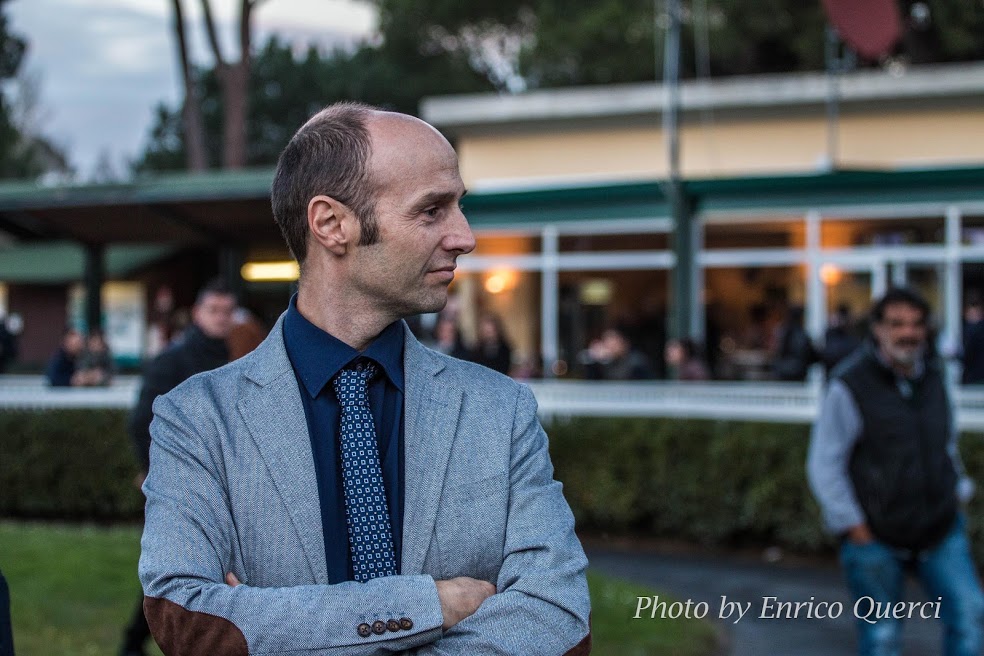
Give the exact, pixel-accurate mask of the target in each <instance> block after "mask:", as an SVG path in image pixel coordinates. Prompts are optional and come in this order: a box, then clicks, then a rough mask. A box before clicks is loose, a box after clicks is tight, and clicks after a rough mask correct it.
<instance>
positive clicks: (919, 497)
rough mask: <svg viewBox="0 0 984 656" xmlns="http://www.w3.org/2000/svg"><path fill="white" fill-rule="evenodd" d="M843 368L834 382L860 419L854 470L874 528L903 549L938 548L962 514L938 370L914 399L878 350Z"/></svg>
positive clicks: (918, 386)
mask: <svg viewBox="0 0 984 656" xmlns="http://www.w3.org/2000/svg"><path fill="white" fill-rule="evenodd" d="M842 364H843V366H841V367H838V368H837V370H836V371H835V372H834V378H839V379H840V380H842V381H843V382H844V384H845V385H846V386H847V388H848V389H849V390H850V392H851V394H852V396H853V397H854V401H855V403H856V404H857V407H858V410H859V411H860V413H861V422H862V429H861V437H860V438H859V439H858V442H857V444H856V445H855V447H854V452H853V453H852V455H851V460H850V465H849V470H850V476H851V482H852V483H853V484H854V491H855V493H856V495H857V498H858V502H859V503H860V504H861V508H862V509H863V510H864V514H865V516H866V517H867V519H868V525H869V526H870V527H871V530H872V532H873V533H874V534H875V536H876V537H877V538H878V539H879V540H881V541H883V542H886V543H887V544H890V545H893V546H896V547H904V548H908V549H916V550H918V549H925V548H926V547H929V546H932V545H934V544H935V543H936V542H938V541H939V540H940V539H942V538H943V536H944V535H946V533H947V531H948V530H949V528H950V526H951V525H952V524H953V521H954V518H955V516H956V512H957V496H956V484H957V473H956V471H955V469H954V466H953V460H952V459H951V458H950V455H949V454H948V452H947V443H948V437H949V434H950V430H951V427H950V422H951V416H950V412H951V411H950V405H949V402H948V400H947V395H946V388H945V386H944V383H943V376H942V372H941V371H940V367H939V365H938V364H937V363H936V362H935V361H933V362H927V363H926V367H925V371H924V373H923V376H922V377H921V378H919V379H918V380H914V381H909V383H910V385H911V390H912V393H911V395H909V396H908V398H907V397H906V396H905V395H903V394H902V392H901V391H900V390H899V386H898V384H897V382H896V376H895V374H894V373H893V372H892V371H891V370H890V369H889V368H888V367H886V366H885V365H883V364H882V363H881V362H880V361H879V360H878V358H877V356H876V354H875V348H874V346H873V345H871V344H867V345H866V346H865V347H864V348H860V349H858V350H857V351H855V352H854V354H852V355H851V357H850V358H849V359H848V360H847V361H845V362H844V363H842Z"/></svg>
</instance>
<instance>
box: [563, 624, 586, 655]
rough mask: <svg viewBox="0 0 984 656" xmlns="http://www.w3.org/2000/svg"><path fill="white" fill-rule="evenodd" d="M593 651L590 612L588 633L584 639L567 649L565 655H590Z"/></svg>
mask: <svg viewBox="0 0 984 656" xmlns="http://www.w3.org/2000/svg"><path fill="white" fill-rule="evenodd" d="M590 653H591V615H590V614H588V635H586V636H584V640H582V641H581V642H579V643H577V644H576V645H574V646H573V647H571V648H570V649H568V650H567V653H565V654H564V656H588V654H590Z"/></svg>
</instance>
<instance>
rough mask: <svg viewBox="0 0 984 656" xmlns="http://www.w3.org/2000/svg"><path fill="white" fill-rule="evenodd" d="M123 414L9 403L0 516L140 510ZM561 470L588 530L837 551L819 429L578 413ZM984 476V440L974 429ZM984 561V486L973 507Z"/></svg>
mask: <svg viewBox="0 0 984 656" xmlns="http://www.w3.org/2000/svg"><path fill="white" fill-rule="evenodd" d="M125 424H126V412H125V411H121V410H55V411H46V412H30V411H23V412H21V411H17V412H11V411H0V516H5V517H22V518H52V519H55V518H57V519H69V520H79V519H86V520H92V519H94V520H118V519H133V518H137V517H139V516H140V511H141V508H142V505H143V497H142V496H141V495H140V493H139V492H138V491H137V489H136V488H135V487H134V486H133V478H134V476H135V474H136V472H137V465H136V462H135V460H134V458H133V454H132V451H131V447H130V444H129V439H128V438H127V435H126V427H125ZM547 432H548V433H549V434H550V445H551V447H550V448H551V455H552V457H553V461H554V465H555V467H556V476H557V478H558V479H559V480H561V481H563V482H564V492H565V494H566V496H567V499H568V501H569V502H570V504H571V507H572V508H573V510H574V514H575V516H576V517H577V520H578V527H579V529H580V530H582V531H587V532H594V533H608V534H613V535H628V536H643V537H658V538H671V539H677V540H685V541H690V542H696V543H700V544H705V545H717V546H771V545H776V546H781V547H784V548H786V549H788V550H791V551H796V552H816V551H819V550H822V549H825V548H827V547H829V545H830V544H831V542H830V539H829V537H828V536H826V535H825V534H824V533H823V530H822V528H821V524H820V513H819V510H818V508H817V506H816V503H815V502H814V501H813V498H812V496H811V495H810V492H809V489H808V488H807V485H806V480H805V476H804V463H805V460H806V449H807V444H808V441H809V427H808V426H805V425H788V424H773V423H753V422H737V421H697V420H681V419H638V418H572V419H568V420H555V421H553V422H550V424H549V425H548V426H547ZM961 453H962V455H963V458H964V463H965V464H966V466H967V470H968V471H969V472H970V475H971V476H972V477H974V478H977V479H980V480H981V481H982V482H984V440H981V436H980V435H966V436H964V439H963V440H962V442H961ZM968 515H969V518H970V526H971V532H972V536H973V537H974V546H975V549H977V555H978V559H979V560H980V562H984V489H982V492H981V493H980V494H978V495H977V497H976V498H975V500H974V501H973V502H972V503H971V505H970V508H969V510H968Z"/></svg>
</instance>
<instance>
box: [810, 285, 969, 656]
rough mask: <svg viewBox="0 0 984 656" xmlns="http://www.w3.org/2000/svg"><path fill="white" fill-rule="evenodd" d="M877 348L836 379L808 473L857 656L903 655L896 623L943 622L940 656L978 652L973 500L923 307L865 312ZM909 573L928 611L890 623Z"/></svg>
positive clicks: (879, 306) (900, 305)
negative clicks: (843, 582)
mask: <svg viewBox="0 0 984 656" xmlns="http://www.w3.org/2000/svg"><path fill="white" fill-rule="evenodd" d="M871 319H872V333H873V338H874V339H873V341H871V342H869V343H868V344H866V345H865V346H864V347H862V348H859V349H857V350H856V351H855V352H854V353H853V354H852V355H851V356H850V357H848V358H847V359H846V360H845V361H843V362H842V363H841V364H840V365H838V366H837V367H836V368H835V369H834V371H833V372H832V374H831V380H830V385H829V387H828V389H827V393H826V396H825V398H824V400H823V404H822V406H821V409H820V415H819V417H818V419H817V422H816V424H815V425H814V427H813V437H812V440H811V443H810V453H809V458H808V461H807V473H808V476H809V481H810V486H811V488H812V489H813V493H814V495H815V496H816V498H817V501H818V502H819V503H820V507H821V509H822V511H823V515H824V520H825V521H826V524H827V526H828V528H829V529H830V530H831V531H832V532H834V533H835V534H837V535H839V536H840V538H841V553H840V557H841V562H842V563H843V565H844V570H845V573H846V575H847V581H848V586H849V587H850V589H851V593H852V594H853V595H854V598H855V600H856V603H855V605H854V607H853V609H852V610H853V615H854V616H855V617H856V618H858V619H857V625H858V629H859V653H860V654H862V656H868V655H872V656H874V655H879V656H881V655H886V656H888V655H892V656H897V655H899V654H901V653H902V647H901V630H902V619H906V618H913V617H915V618H918V617H920V613H922V615H921V616H922V617H923V618H926V617H939V618H940V619H942V620H943V624H944V626H945V629H946V630H945V633H944V648H943V651H942V652H941V653H943V654H946V655H947V656H958V655H959V656H971V655H973V656H976V655H977V654H979V653H980V651H981V647H982V643H984V640H982V638H984V636H982V619H984V594H982V592H981V586H980V582H979V580H978V578H977V572H976V570H975V567H974V564H973V561H972V559H971V555H970V545H969V542H968V540H967V533H966V530H965V527H964V518H963V515H962V513H961V508H960V506H961V504H962V502H964V501H966V500H967V499H968V498H969V497H970V495H971V494H972V493H973V483H972V482H971V481H970V479H968V478H967V477H966V476H965V475H964V472H963V466H962V465H961V463H960V459H959V455H958V454H957V445H956V440H957V432H956V430H955V427H954V421H953V416H952V410H951V407H950V402H949V399H948V397H947V392H946V386H945V384H944V380H943V371H942V368H941V366H940V364H939V362H938V361H936V360H935V359H934V358H930V357H927V345H928V340H927V334H928V322H929V305H928V304H927V303H926V301H925V300H924V299H923V298H922V297H921V296H919V295H918V294H916V293H915V292H913V291H910V290H908V289H892V290H890V291H889V292H888V293H886V294H885V296H884V297H882V298H881V299H880V300H879V301H878V302H877V303H876V304H875V306H874V308H872V312H871ZM907 570H910V571H913V572H914V573H915V574H916V575H917V576H918V577H919V579H920V581H921V583H922V585H923V587H924V588H925V590H926V592H927V594H928V596H929V599H930V602H937V601H938V600H939V602H938V612H937V608H936V607H934V606H925V607H919V608H918V610H917V611H916V612H915V614H912V613H909V612H908V611H907V612H906V613H902V617H900V618H896V617H889V618H887V619H885V618H884V617H883V616H884V614H885V613H884V612H883V611H884V608H885V606H886V605H887V604H891V603H895V602H898V601H900V600H901V599H902V589H903V580H904V574H905V572H906V571H907Z"/></svg>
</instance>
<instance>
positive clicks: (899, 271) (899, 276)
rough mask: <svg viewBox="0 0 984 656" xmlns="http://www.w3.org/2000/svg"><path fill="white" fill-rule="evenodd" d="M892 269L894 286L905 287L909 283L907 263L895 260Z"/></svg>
mask: <svg viewBox="0 0 984 656" xmlns="http://www.w3.org/2000/svg"><path fill="white" fill-rule="evenodd" d="M890 267H891V269H892V286H893V287H905V285H906V283H907V282H908V281H909V276H908V272H907V271H906V269H905V262H903V261H902V260H893V261H892V263H891V265H890Z"/></svg>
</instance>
